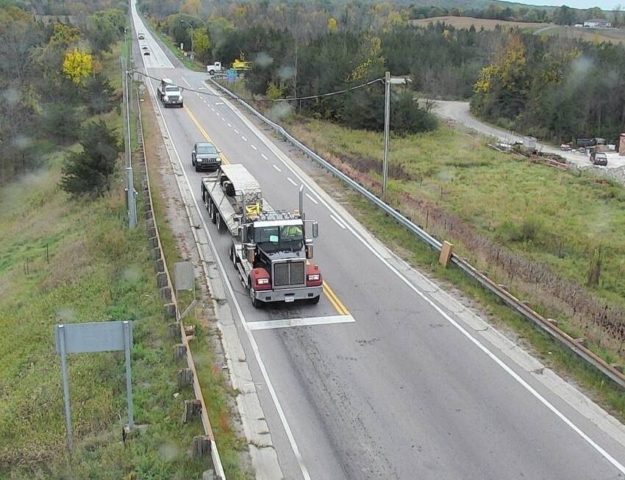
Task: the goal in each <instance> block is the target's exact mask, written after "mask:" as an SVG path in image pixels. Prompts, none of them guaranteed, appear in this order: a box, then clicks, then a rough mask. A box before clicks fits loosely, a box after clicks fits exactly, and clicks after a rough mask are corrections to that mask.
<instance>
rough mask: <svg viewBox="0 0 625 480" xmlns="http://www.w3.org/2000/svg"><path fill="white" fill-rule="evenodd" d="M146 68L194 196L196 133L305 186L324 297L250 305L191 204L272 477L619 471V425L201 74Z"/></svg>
mask: <svg viewBox="0 0 625 480" xmlns="http://www.w3.org/2000/svg"><path fill="white" fill-rule="evenodd" d="M138 24H140V21H139V20H135V25H136V26H137V25H138ZM136 28H142V29H143V30H142V31H146V30H147V29H145V28H144V27H136ZM152 48H153V49H157V48H158V47H157V45H154V46H153V47H152ZM156 58H160V56H157V57H156ZM146 66H147V67H148V70H147V73H148V74H149V75H151V76H153V77H155V78H159V77H160V76H167V77H170V78H173V79H174V80H175V81H176V82H178V83H179V84H180V85H181V86H183V87H186V89H187V90H186V91H185V108H184V109H167V110H163V109H160V111H161V114H162V116H163V120H164V122H165V124H166V126H167V132H165V133H166V135H168V136H169V137H170V140H171V141H172V142H173V144H174V146H175V153H176V156H177V158H176V159H175V161H179V162H180V163H181V166H182V167H183V169H184V178H181V181H183V182H189V184H190V185H191V187H192V189H193V191H194V192H195V195H196V202H197V203H198V204H200V205H201V201H200V189H199V187H200V179H201V177H202V174H201V173H196V172H195V171H194V169H193V168H192V166H191V160H190V151H191V146H192V144H193V143H194V142H196V141H199V140H204V139H206V138H210V139H211V140H212V141H213V142H214V143H215V144H216V145H217V146H218V147H219V148H220V149H221V150H222V151H223V153H224V156H225V158H226V159H227V161H229V162H231V163H242V164H244V165H245V166H246V167H247V168H248V169H249V170H250V172H252V174H253V175H254V176H255V177H256V178H257V179H258V180H259V182H260V184H261V186H262V187H263V190H264V192H265V196H266V198H267V199H268V201H269V202H270V204H271V205H273V206H274V207H276V208H281V209H295V208H297V207H298V193H297V192H298V189H299V186H300V185H302V184H303V185H305V188H306V199H307V202H306V214H307V218H308V219H316V220H318V221H319V224H320V237H319V238H318V239H317V241H316V244H315V260H314V261H315V262H316V263H318V264H319V265H320V267H321V268H322V271H323V274H324V278H325V280H326V281H327V283H328V285H329V286H330V289H327V291H326V294H325V295H324V297H323V299H322V301H321V302H320V303H319V304H318V305H314V306H313V305H290V306H271V307H269V308H266V309H261V310H256V309H254V308H252V307H251V305H250V302H249V298H248V297H247V293H246V291H245V289H244V288H243V286H242V284H241V283H240V281H239V279H238V277H237V276H236V274H235V272H234V268H233V267H232V265H231V264H230V263H229V260H228V247H229V245H230V243H229V242H230V240H229V238H227V235H225V234H221V235H220V234H219V233H218V232H217V231H216V228H214V225H212V224H211V223H210V221H209V220H208V217H207V215H206V212H205V211H201V213H202V215H203V218H204V222H205V224H206V225H207V228H208V231H209V233H210V236H211V237H212V239H213V242H214V244H215V247H216V251H215V252H214V254H215V255H218V256H219V258H220V259H221V263H222V264H223V266H224V271H223V278H224V281H225V282H228V283H229V284H230V285H231V291H232V292H233V294H234V295H232V296H230V295H228V298H227V300H228V301H229V302H231V303H232V304H233V305H235V306H238V308H235V309H234V310H235V311H237V312H240V315H238V317H239V318H238V319H237V321H238V322H239V326H240V329H239V331H240V335H241V339H242V342H243V345H244V347H245V349H246V354H247V361H248V362H249V364H250V369H251V371H252V374H253V376H254V383H255V385H256V388H257V391H258V395H259V397H260V400H261V403H262V406H263V409H264V412H265V415H266V420H267V423H268V425H269V428H270V432H271V435H272V437H273V439H274V444H275V446H276V450H277V454H278V459H279V461H280V464H281V467H282V471H283V473H284V476H285V477H286V478H314V479H342V478H349V479H365V478H385V479H387V478H399V479H413V478H418V479H436V480H441V479H497V480H500V479H517V478H519V479H521V478H523V479H528V478H529V479H548V480H553V479H567V480H568V479H580V480H588V479H597V480H599V479H614V478H624V477H623V475H624V474H625V467H624V466H623V462H625V448H624V445H625V444H624V443H623V438H625V435H624V434H623V429H622V427H620V426H615V425H613V424H612V425H611V427H610V428H611V429H610V428H608V427H607V426H606V425H605V424H602V421H601V419H599V420H597V417H596V416H595V417H592V420H590V419H589V418H590V417H589V415H590V413H588V415H587V414H586V413H587V412H586V411H585V410H584V409H583V408H582V407H579V406H578V404H576V403H575V402H574V401H573V400H574V399H573V397H571V398H568V397H567V396H568V395H569V393H567V392H569V391H568V390H566V389H563V390H562V392H565V393H560V392H558V393H555V392H554V391H552V388H550V387H551V386H561V385H562V382H561V383H557V382H558V380H557V379H555V380H550V382H552V384H553V385H552V384H550V383H549V382H546V381H544V379H543V378H541V377H540V376H541V375H543V376H544V375H545V374H544V373H543V371H540V372H539V371H538V370H539V369H535V371H534V369H533V367H532V366H533V365H535V362H534V363H532V361H531V360H528V359H527V358H526V357H525V356H524V355H523V354H522V352H519V350H520V349H519V348H518V347H516V346H515V345H512V344H509V343H506V342H505V340H504V339H501V338H500V337H498V336H496V335H495V334H493V333H492V331H491V330H490V329H489V327H488V326H487V325H486V324H484V323H479V322H477V321H475V322H473V321H468V320H467V317H466V315H465V314H464V313H463V310H464V308H463V307H462V306H461V305H459V304H457V303H456V302H455V301H454V300H453V299H451V298H450V297H445V296H441V294H439V292H437V290H438V288H437V287H436V286H435V285H433V284H431V283H429V282H427V281H426V280H424V279H422V278H421V279H417V280H415V278H417V277H418V275H417V274H416V273H414V272H412V273H410V274H404V272H403V271H400V269H402V268H404V267H405V266H404V267H402V265H401V262H399V261H397V259H395V258H394V257H393V256H392V255H391V254H390V253H389V252H387V251H386V250H385V249H384V248H383V247H381V246H380V245H379V244H377V242H375V241H373V240H371V239H370V238H369V237H368V235H367V234H366V232H365V231H364V229H363V228H362V227H361V226H360V225H358V223H357V222H356V221H355V220H354V219H353V218H351V217H350V216H349V215H348V214H346V212H344V211H343V210H342V209H341V208H340V207H339V206H338V205H337V204H336V202H334V201H333V200H332V198H331V197H330V196H329V195H328V194H326V193H325V192H323V191H321V190H320V189H319V188H318V187H317V186H316V185H315V184H314V182H313V181H312V180H310V179H309V178H308V177H307V176H306V175H305V174H304V173H303V172H302V170H300V169H299V168H298V167H297V165H296V164H295V163H294V162H293V161H292V160H290V159H289V158H287V157H286V156H285V155H284V154H283V153H282V151H281V150H280V148H279V141H277V140H275V139H273V138H268V137H266V136H265V135H263V134H262V133H261V132H260V131H259V130H258V129H257V128H255V127H254V125H253V124H252V123H251V122H249V121H248V120H246V118H245V117H244V116H243V115H242V114H241V113H240V112H237V110H236V108H233V106H232V104H231V102H230V101H228V100H227V99H225V98H223V97H222V96H221V95H219V94H218V93H217V92H216V91H214V90H212V89H210V87H208V86H207V85H206V84H205V82H204V80H205V77H206V76H205V75H203V74H198V73H192V72H189V71H186V70H184V69H180V68H175V69H174V68H167V67H162V66H156V65H151V64H150V62H149V61H148V63H147V64H146ZM154 85H155V83H153V84H152V86H154ZM151 90H152V91H153V88H152V89H151ZM159 108H160V107H159ZM441 299H443V300H441ZM481 330H484V331H483V332H482V331H481ZM489 335H490V336H489ZM511 352H513V353H514V355H516V357H514V358H516V361H513V353H511ZM576 405H577V406H576ZM588 405H589V408H590V402H588ZM604 420H605V421H607V417H606V419H604ZM608 432H611V433H608Z"/></svg>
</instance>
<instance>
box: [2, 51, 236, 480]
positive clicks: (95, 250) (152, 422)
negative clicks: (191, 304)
mask: <svg viewBox="0 0 625 480" xmlns="http://www.w3.org/2000/svg"><path fill="white" fill-rule="evenodd" d="M118 53H119V49H117V50H116V51H115V52H114V53H113V54H112V55H111V56H109V57H108V58H106V59H105V60H104V64H105V68H104V71H105V72H110V75H109V78H110V80H111V82H112V83H113V84H114V85H115V86H116V87H118V88H119V87H120V84H121V74H119V68H118V66H119V60H118ZM120 97H121V95H120ZM102 118H104V119H105V121H106V122H107V123H108V124H109V125H111V126H116V127H117V128H118V130H119V133H120V134H121V132H122V129H121V125H122V120H121V117H120V116H119V115H118V113H116V112H115V111H113V112H111V113H109V114H106V115H104V116H102ZM87 121H89V120H87ZM131 132H132V133H133V137H134V132H135V128H134V122H133V125H132V126H131ZM133 145H136V139H135V138H133ZM76 148H77V147H76V146H72V147H71V148H70V149H71V150H75V149H76ZM62 159H63V152H62V151H59V152H57V153H55V154H54V155H52V156H51V157H50V158H49V162H48V163H49V164H48V167H47V168H46V169H45V170H42V171H40V172H37V173H35V174H32V175H29V176H26V177H24V178H22V179H21V180H20V181H19V182H16V183H15V184H12V185H8V186H4V187H3V188H2V190H0V231H2V232H3V235H2V236H0V372H2V375H1V376H0V400H1V401H0V478H11V479H21V478H24V479H32V478H46V479H48V478H50V479H56V478H58V479H61V478H90V479H122V478H125V479H130V478H167V479H176V478H178V479H185V480H186V479H192V478H199V477H200V476H201V472H202V471H204V470H206V469H207V468H209V467H210V459H209V458H208V457H205V458H202V459H199V460H195V459H193V458H191V455H190V449H191V444H192V439H193V436H195V435H199V434H201V433H202V427H201V423H200V421H199V419H197V420H194V421H192V422H190V423H188V424H186V425H185V424H183V423H182V415H183V407H184V400H185V399H191V398H193V397H194V395H193V392H192V389H191V388H190V387H186V388H180V387H178V385H177V372H178V369H180V368H182V365H181V364H179V363H177V362H175V361H174V360H173V355H172V344H173V339H171V338H170V337H169V336H168V330H167V322H165V321H164V319H163V313H162V300H161V299H160V298H159V293H158V289H157V286H156V282H155V279H154V270H153V263H152V262H151V261H150V260H149V249H148V244H147V238H146V234H145V229H144V224H143V222H142V218H143V215H142V214H141V208H142V202H141V197H139V212H140V214H139V225H138V228H136V229H134V230H129V229H128V219H127V216H126V205H125V195H124V180H123V178H122V175H121V174H120V175H119V176H118V177H117V178H116V179H115V181H114V183H113V186H112V190H111V193H110V194H109V195H107V196H106V197H105V198H103V199H100V200H97V201H74V200H71V199H69V198H68V196H67V195H66V194H65V193H63V192H62V191H61V190H60V188H59V187H58V182H59V179H60V177H61V171H60V170H61V169H60V166H61V163H62ZM122 164H123V161H120V165H119V166H120V172H123V168H122V167H123V165H122ZM135 178H136V175H135ZM161 233H162V235H163V236H164V237H165V238H169V239H171V241H170V242H169V250H168V253H169V255H170V261H171V262H172V263H173V262H174V261H175V260H176V259H177V258H178V257H177V252H176V251H175V242H174V241H173V234H172V233H171V232H170V231H168V230H167V228H166V224H165V222H162V223H161ZM172 259H173V260H172ZM104 320H131V321H133V322H134V329H133V333H134V348H133V351H132V375H133V399H134V420H135V424H137V425H143V426H146V429H145V431H144V433H143V434H141V435H138V436H136V437H133V438H132V439H131V440H130V441H128V442H127V443H126V444H125V445H124V444H123V443H122V438H121V429H122V426H123V425H124V424H125V423H126V422H127V418H128V417H127V406H126V384H125V365H124V356H123V353H122V352H116V353H98V354H80V355H71V356H69V357H68V371H69V379H70V400H71V411H72V426H73V433H74V451H73V454H72V455H71V457H70V456H69V455H68V454H67V451H66V431H65V419H64V411H63V393H62V387H61V369H60V359H59V357H58V356H57V355H56V353H55V348H54V325H56V324H60V323H75V322H88V321H104ZM193 321H196V320H192V322H193ZM198 327H199V325H198ZM202 334H203V332H202V329H201V328H198V334H197V336H196V338H199V339H201V338H205V337H203V336H202ZM194 343H196V345H194V348H195V349H197V350H198V353H197V354H196V358H199V359H200V360H202V361H203V366H202V367H201V368H200V369H199V371H200V376H201V378H202V383H203V386H204V390H205V397H206V400H207V404H208V405H209V407H208V408H209V409H210V410H211V414H212V415H211V420H212V421H213V422H214V425H215V426H216V429H215V430H216V435H217V437H218V442H221V443H218V444H219V448H220V453H221V455H222V459H224V460H223V463H224V465H225V467H226V472H227V474H228V478H245V476H244V475H243V474H241V473H240V471H239V467H238V450H239V449H240V447H241V444H240V442H238V440H237V437H236V436H235V435H234V434H233V433H232V430H231V428H230V425H229V422H228V415H229V411H228V408H227V398H228V397H227V395H226V393H224V390H225V389H224V387H223V385H220V387H216V386H215V385H217V384H218V383H219V382H221V384H223V379H222V378H221V373H220V371H219V370H218V369H216V368H215V367H213V365H215V362H214V361H213V354H212V353H211V352H210V349H208V347H207V345H206V344H205V343H204V342H201V341H199V340H197V341H196V342H194ZM207 372H209V373H207ZM213 412H214V414H213ZM243 447H244V445H243Z"/></svg>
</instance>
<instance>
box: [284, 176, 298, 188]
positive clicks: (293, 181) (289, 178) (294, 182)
mask: <svg viewBox="0 0 625 480" xmlns="http://www.w3.org/2000/svg"><path fill="white" fill-rule="evenodd" d="M286 179H287V180H288V181H289V182H291V183H292V184H293V185H295V186H296V187H297V182H296V181H295V180H293V179H292V178H291V177H286Z"/></svg>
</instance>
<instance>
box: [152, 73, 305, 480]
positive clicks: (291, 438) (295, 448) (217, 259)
mask: <svg viewBox="0 0 625 480" xmlns="http://www.w3.org/2000/svg"><path fill="white" fill-rule="evenodd" d="M150 88H151V89H152V93H153V94H154V86H153V85H152V82H150ZM154 95H155V94H154ZM155 104H156V105H157V108H158V109H159V111H160V112H161V117H162V118H163V125H164V126H165V129H166V130H167V134H168V135H169V138H170V140H171V138H172V136H171V132H170V131H169V127H167V122H166V121H165V117H164V116H163V112H162V110H161V108H160V105H159V104H158V102H155ZM170 143H171V147H172V149H173V150H174V153H175V154H176V157H177V159H178V163H179V164H180V168H181V169H182V174H183V176H184V179H185V181H186V182H187V187H188V188H189V189H190V191H191V192H192V193H193V192H195V189H193V188H192V187H191V183H190V181H189V176H188V175H187V172H186V171H185V169H184V166H183V163H182V160H181V158H180V154H179V153H178V150H177V149H176V145H175V144H174V142H173V141H170ZM192 196H193V206H194V207H195V209H196V211H197V213H198V214H199V217H200V221H201V222H202V228H203V229H204V231H205V232H206V235H207V237H208V240H209V243H210V247H211V249H212V250H213V252H214V253H215V263H217V265H218V267H219V271H220V273H221V276H222V279H223V280H224V285H225V286H226V288H227V290H228V293H229V294H230V297H231V298H232V302H233V304H234V306H235V308H236V311H237V314H238V315H239V319H240V320H241V324H242V326H243V329H244V330H245V334H246V336H247V339H248V341H249V342H250V346H251V348H252V352H253V353H254V358H255V359H256V362H257V363H258V368H259V369H260V371H261V374H262V376H263V379H264V380H265V384H266V386H267V390H268V391H269V395H270V396H271V399H272V400H273V403H274V407H275V408H276V411H277V413H278V417H279V418H280V421H281V422H282V427H283V428H284V430H285V433H286V436H287V438H288V440H289V443H290V445H291V448H292V449H293V454H294V455H295V459H296V460H297V464H298V466H299V468H300V471H301V472H302V476H303V477H304V479H305V480H311V478H310V474H309V473H308V468H307V467H306V464H305V463H304V458H303V457H302V454H301V452H300V450H299V447H298V446H297V442H296V441H295V436H294V435H293V431H292V430H291V426H290V425H289V422H288V420H287V419H286V415H285V413H284V410H283V409H282V405H281V404H280V400H279V399H278V394H277V393H276V390H275V388H274V387H273V384H272V383H271V380H270V379H269V372H268V371H267V367H265V364H264V363H263V361H262V358H261V356H260V350H259V348H258V344H257V343H256V339H255V338H254V335H253V334H252V330H251V329H250V328H249V325H248V323H247V321H246V320H245V316H244V315H243V311H242V310H241V306H240V305H239V302H238V301H237V299H236V297H235V294H234V290H233V289H232V285H231V284H230V281H229V280H228V276H227V275H226V273H225V271H226V270H225V267H224V264H223V262H222V261H221V257H220V256H219V254H218V253H217V252H218V250H217V247H216V246H215V242H214V241H213V238H212V237H211V234H210V231H209V230H208V225H207V224H206V221H205V220H204V216H203V215H202V211H201V209H200V207H199V205H198V203H197V199H196V198H195V195H192Z"/></svg>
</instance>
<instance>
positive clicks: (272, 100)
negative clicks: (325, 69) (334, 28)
mask: <svg viewBox="0 0 625 480" xmlns="http://www.w3.org/2000/svg"><path fill="white" fill-rule="evenodd" d="M130 73H138V74H139V75H142V76H144V77H146V78H150V79H152V80H156V81H157V82H160V81H161V79H160V78H157V77H153V76H151V75H148V74H147V73H144V72H141V71H139V70H132V71H131V72H130ZM377 82H382V83H384V79H383V78H376V79H375V80H370V81H369V82H366V83H362V84H360V85H355V86H353V87H349V88H345V89H343V90H337V91H334V92H328V93H319V94H317V95H308V96H306V97H287V98H266V99H265V98H263V99H257V98H244V97H239V98H240V99H241V100H245V101H256V102H258V101H261V102H291V101H298V100H312V99H315V98H326V97H332V96H335V95H342V94H344V93H347V92H350V91H352V90H358V89H360V88H364V87H367V86H369V85H373V84H374V83H377ZM184 89H185V90H187V91H189V92H193V93H197V94H200V95H207V96H209V97H218V98H225V97H226V95H222V94H219V93H210V92H206V91H201V90H197V89H194V88H187V87H185V88H184Z"/></svg>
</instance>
